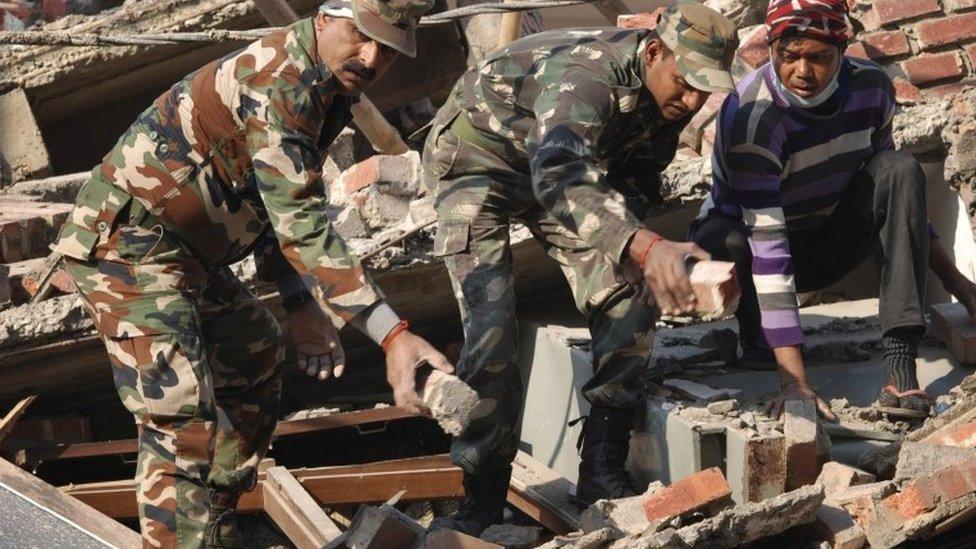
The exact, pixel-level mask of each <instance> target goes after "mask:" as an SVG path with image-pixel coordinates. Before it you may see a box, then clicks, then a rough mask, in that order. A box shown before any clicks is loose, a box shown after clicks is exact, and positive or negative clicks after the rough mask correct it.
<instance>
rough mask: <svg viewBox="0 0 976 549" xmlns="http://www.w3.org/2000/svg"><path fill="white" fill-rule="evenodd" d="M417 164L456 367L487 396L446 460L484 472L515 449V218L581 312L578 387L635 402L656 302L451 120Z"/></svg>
mask: <svg viewBox="0 0 976 549" xmlns="http://www.w3.org/2000/svg"><path fill="white" fill-rule="evenodd" d="M424 164H425V170H426V174H427V177H428V185H429V186H432V187H436V197H437V199H436V209H437V215H438V219H439V226H438V230H437V236H436V239H435V243H434V246H435V253H436V254H437V255H440V256H442V257H443V258H444V262H445V264H446V265H447V270H448V272H449V274H450V278H451V283H452V285H453V289H454V293H455V296H456V297H457V299H458V303H459V307H460V311H461V320H462V324H463V327H464V338H465V340H464V346H463V348H462V351H461V357H460V360H459V361H458V364H457V366H456V368H457V371H458V375H459V376H460V377H462V378H463V379H464V380H465V381H466V382H467V383H468V384H469V385H471V387H473V388H474V389H475V390H477V391H478V394H479V395H480V396H481V397H482V398H484V399H491V400H494V401H495V406H494V407H493V410H492V412H491V413H490V414H489V415H487V416H485V417H483V418H480V419H477V420H475V421H474V422H473V423H472V424H471V426H470V427H469V428H468V429H467V430H466V431H465V433H464V434H463V435H462V436H460V437H458V438H457V439H456V440H455V441H454V444H453V447H452V449H451V460H452V461H453V462H454V463H455V464H456V465H458V466H459V467H461V468H462V469H464V470H465V471H467V472H468V473H470V474H483V473H489V472H492V471H495V470H498V469H500V468H503V467H505V466H507V465H508V464H509V463H511V462H512V460H513V459H514V458H515V454H516V451H517V444H518V438H519V436H518V435H519V434H518V431H517V429H518V423H519V418H520V416H521V412H522V410H521V408H522V393H523V390H524V388H523V384H522V378H521V375H520V372H519V368H518V364H517V356H518V347H517V345H518V328H517V321H516V314H515V292H514V280H513V263H512V252H511V247H510V242H509V228H510V225H511V224H512V223H514V222H519V223H523V224H524V225H526V226H527V227H528V228H529V230H530V231H531V232H532V234H533V236H534V237H535V238H536V239H537V240H538V241H539V242H540V243H541V244H542V246H543V248H544V249H545V250H546V252H547V253H548V255H549V256H550V257H552V258H553V259H554V260H555V261H556V262H557V263H558V264H559V266H560V268H561V270H562V272H563V274H564V276H565V277H566V279H567V281H568V282H569V286H570V288H571V290H572V292H573V296H574V299H575V302H576V307H577V308H578V309H579V310H580V312H581V313H583V315H584V317H585V319H586V321H587V324H588V327H589V330H590V334H591V336H592V344H591V349H592V353H593V368H594V375H593V377H592V378H591V379H590V380H589V381H588V382H587V383H586V384H585V385H584V387H583V396H584V397H585V398H586V399H587V400H588V401H589V402H590V404H591V405H593V406H602V407H611V408H624V409H633V408H636V407H637V406H638V405H639V403H640V402H641V401H642V398H643V393H644V386H643V383H642V381H641V375H642V374H643V373H644V372H645V370H646V368H647V362H648V358H649V356H650V352H651V345H652V343H653V338H654V322H655V320H656V318H657V312H656V311H655V310H654V309H652V308H651V307H649V306H647V305H646V304H641V303H638V302H637V300H635V299H634V291H633V289H631V288H630V287H629V286H628V285H626V284H624V283H621V282H618V276H617V274H618V273H617V272H616V270H615V268H614V266H613V263H612V262H611V260H610V259H609V258H608V257H606V256H605V255H604V254H603V253H602V252H600V251H598V250H596V249H593V248H591V247H588V246H586V245H585V244H583V242H582V241H581V240H580V239H579V237H578V236H577V235H576V234H575V233H573V232H572V231H570V230H569V229H567V228H566V227H565V226H563V225H562V224H560V223H559V222H558V221H556V219H555V218H553V217H551V216H549V215H548V214H547V213H546V212H545V211H544V210H543V209H542V208H541V207H540V206H539V204H538V202H537V201H536V200H535V197H534V196H533V195H532V191H531V181H530V178H529V176H528V174H527V171H522V170H518V169H514V168H512V167H510V166H509V165H508V164H507V163H505V162H504V161H503V160H502V159H501V158H499V157H497V156H494V155H492V154H490V153H488V152H486V151H485V150H483V149H480V148H478V147H476V146H474V145H472V144H470V143H467V142H465V141H464V140H461V139H459V138H458V137H457V136H455V135H454V134H453V133H451V131H450V130H447V131H445V132H444V133H443V134H442V135H441V136H440V137H439V138H438V139H437V141H436V145H435V146H434V147H433V148H431V149H428V150H427V151H425V156H424ZM566 366H567V367H569V365H568V364H567V365H566Z"/></svg>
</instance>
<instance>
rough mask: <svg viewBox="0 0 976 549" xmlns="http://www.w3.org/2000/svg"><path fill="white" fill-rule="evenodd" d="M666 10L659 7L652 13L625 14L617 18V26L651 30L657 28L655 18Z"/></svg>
mask: <svg viewBox="0 0 976 549" xmlns="http://www.w3.org/2000/svg"><path fill="white" fill-rule="evenodd" d="M665 9H666V8H664V7H660V8H658V9H656V10H654V11H645V12H641V13H627V14H623V15H618V16H617V26H618V27H621V28H624V29H651V30H654V28H655V27H657V18H658V17H659V16H660V15H661V14H662V13H664V10H665Z"/></svg>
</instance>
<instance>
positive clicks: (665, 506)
mask: <svg viewBox="0 0 976 549" xmlns="http://www.w3.org/2000/svg"><path fill="white" fill-rule="evenodd" d="M731 499H732V490H731V489H730V488H729V483H728V482H726V481H725V477H724V476H722V471H721V470H720V469H719V468H718V467H712V468H710V469H705V470H704V471H700V472H698V473H695V474H694V475H691V476H690V477H686V478H684V479H682V480H679V481H678V482H675V483H674V484H672V485H671V486H668V487H666V488H664V489H662V490H658V491H657V492H654V493H652V494H648V495H647V497H646V498H645V499H644V513H645V514H646V515H647V520H648V521H649V522H651V523H656V522H660V521H668V520H672V519H674V518H675V517H679V516H682V515H685V514H687V513H691V512H694V511H698V510H700V509H704V508H706V507H711V506H713V505H715V506H718V505H726V504H729V503H730V502H731Z"/></svg>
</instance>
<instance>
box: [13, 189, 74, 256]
mask: <svg viewBox="0 0 976 549" xmlns="http://www.w3.org/2000/svg"><path fill="white" fill-rule="evenodd" d="M71 208H72V206H71V204H57V203H45V202H34V201H30V200H17V199H13V198H10V197H5V198H4V200H3V212H2V213H0V262H3V263H13V262H16V261H22V260H24V259H31V258H35V257H43V256H46V255H48V253H49V252H50V250H49V249H48V244H50V243H51V242H52V241H53V240H54V238H55V237H56V236H57V232H58V230H59V229H60V228H61V224H62V223H64V221H65V220H66V219H67V218H68V213H69V212H70V211H71Z"/></svg>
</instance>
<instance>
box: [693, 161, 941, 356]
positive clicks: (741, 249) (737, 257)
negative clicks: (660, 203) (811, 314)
mask: <svg viewBox="0 0 976 549" xmlns="http://www.w3.org/2000/svg"><path fill="white" fill-rule="evenodd" d="M690 237H691V239H692V240H694V241H695V242H696V243H697V244H698V245H699V246H701V247H702V248H703V249H704V250H705V251H707V252H708V253H710V254H712V258H713V259H719V260H723V261H734V262H735V264H736V269H737V271H738V273H739V282H740V284H741V286H742V300H741V301H740V302H739V310H738V311H737V312H736V318H737V319H738V321H739V341H740V343H741V345H742V347H743V348H750V347H753V348H754V347H765V346H766V345H765V340H764V339H763V337H762V328H761V326H760V315H759V303H758V301H757V299H756V288H755V286H754V285H753V281H752V250H751V249H750V248H749V242H748V240H747V238H746V230H745V227H744V226H743V225H742V221H741V220H739V219H732V218H729V217H725V216H721V215H709V216H707V217H705V218H704V219H701V220H698V221H696V222H695V223H694V224H693V225H692V228H691V234H690ZM929 238H930V237H929V233H928V222H927V216H926V211H925V176H924V174H923V173H922V169H921V166H919V164H918V162H917V161H916V160H915V159H914V158H913V157H912V156H910V155H907V154H904V153H900V152H896V151H884V152H881V153H879V154H878V155H876V156H875V157H874V158H872V159H871V160H870V161H869V162H868V163H867V164H866V165H865V166H864V168H863V169H862V170H861V171H860V172H858V173H857V174H856V175H855V176H854V180H853V181H852V182H851V185H850V187H848V190H847V193H846V194H845V195H844V197H843V199H842V200H841V202H840V203H839V204H838V205H837V208H836V209H835V210H834V211H833V212H832V213H831V215H830V217H829V219H827V220H826V221H825V222H824V223H823V224H822V225H821V226H820V227H818V228H816V229H814V230H809V231H789V243H790V254H791V256H792V259H793V273H794V280H795V283H796V290H797V291H798V292H809V291H814V290H820V289H823V288H826V287H827V286H830V285H831V284H833V283H835V282H838V281H839V280H840V279H842V278H843V277H844V276H845V275H847V274H848V273H850V272H851V271H852V270H854V268H855V267H857V266H858V265H859V264H860V263H861V262H862V261H864V260H865V259H866V258H867V257H868V255H871V254H873V255H874V258H875V261H876V263H877V266H878V272H879V273H880V275H881V276H880V281H879V282H880V306H879V311H878V312H879V316H880V318H881V326H882V329H883V330H884V331H885V332H887V331H888V330H890V329H892V328H900V327H908V326H924V325H925V320H924V317H923V316H922V311H923V308H922V307H923V305H922V300H923V299H924V296H925V276H926V273H927V272H928V254H929Z"/></svg>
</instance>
